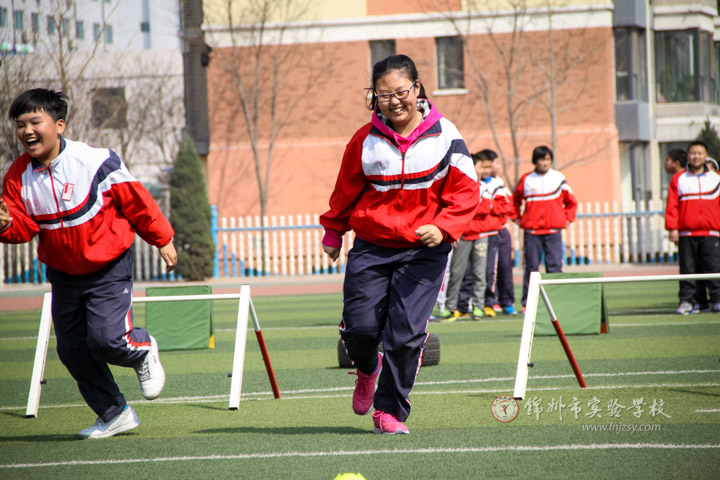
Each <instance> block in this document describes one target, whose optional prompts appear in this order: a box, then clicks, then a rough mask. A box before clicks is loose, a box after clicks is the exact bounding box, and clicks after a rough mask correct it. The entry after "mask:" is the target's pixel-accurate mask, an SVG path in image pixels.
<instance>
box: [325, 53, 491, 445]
mask: <svg viewBox="0 0 720 480" xmlns="http://www.w3.org/2000/svg"><path fill="white" fill-rule="evenodd" d="M369 90H370V93H371V94H372V96H371V97H370V105H369V108H370V110H372V112H373V113H372V116H371V118H370V122H369V123H367V124H366V125H364V126H363V127H361V128H360V129H359V130H358V131H357V132H356V133H355V135H354V136H353V138H352V139H351V140H350V142H349V143H348V145H347V148H346V149H345V154H344V156H343V159H342V164H341V165H340V172H339V174H338V177H337V182H336V184H335V190H334V191H333V193H332V196H331V197H330V210H328V211H327V212H325V213H324V214H323V215H322V216H321V217H320V223H321V224H322V226H323V227H325V236H324V238H323V240H322V248H323V250H324V252H325V253H326V254H327V255H328V256H329V257H330V258H331V259H332V260H333V261H335V260H336V259H337V258H338V256H339V255H340V250H341V247H342V236H343V234H344V233H345V232H347V231H349V230H350V229H353V230H354V231H355V241H354V244H353V247H352V249H351V250H350V252H349V253H348V258H347V268H346V271H345V282H344V284H343V313H342V323H341V324H340V335H341V336H342V339H343V342H344V344H345V348H346V349H347V352H348V356H349V357H350V358H351V359H352V360H353V364H354V365H355V367H356V369H357V372H356V374H357V381H356V383H355V392H354V394H353V402H352V406H353V411H354V412H355V413H356V414H358V415H366V414H368V413H370V411H371V410H372V409H373V408H375V412H373V424H374V427H375V432H376V433H384V434H395V433H404V434H406V433H409V430H408V427H407V426H406V425H405V424H404V423H403V422H404V421H405V420H406V419H407V418H408V416H409V415H410V400H409V398H408V397H409V395H410V391H411V390H412V387H413V385H414V383H415V378H416V376H417V374H418V371H419V370H420V367H421V365H422V352H423V348H424V345H425V342H426V340H427V337H428V333H427V324H428V319H429V317H430V313H431V312H432V309H433V304H434V302H435V299H436V298H437V295H438V291H439V290H440V284H441V283H442V278H443V273H444V272H445V265H446V264H447V257H448V252H450V248H451V247H450V243H451V242H454V241H455V240H457V239H458V238H459V237H460V235H461V234H462V232H463V231H464V230H465V227H466V226H467V224H468V223H469V222H470V220H471V219H472V217H473V215H474V214H475V210H476V209H477V203H478V195H479V194H478V183H477V176H476V174H475V170H474V169H473V167H472V162H471V161H470V154H469V152H468V150H467V147H466V145H465V142H464V141H463V139H462V137H461V136H460V133H459V132H458V130H457V128H456V127H455V125H453V124H452V123H451V122H450V121H448V120H447V119H445V118H443V117H442V115H441V114H440V113H439V112H438V111H437V110H436V109H435V106H434V105H433V104H432V103H431V102H430V100H428V99H427V96H426V95H425V89H424V87H423V85H422V83H421V82H420V79H419V77H418V71H417V68H416V67H415V63H414V62H413V61H412V59H410V57H407V56H405V55H393V56H390V57H388V58H386V59H384V60H381V61H379V62H377V63H376V64H375V65H374V67H373V72H372V84H371V87H370V89H369ZM381 341H382V342H383V349H384V352H385V355H384V356H383V355H382V354H380V353H378V345H379V343H380V342H381ZM376 381H377V383H378V385H377V391H375V383H376Z"/></svg>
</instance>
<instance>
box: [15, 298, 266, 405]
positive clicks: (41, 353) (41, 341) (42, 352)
mask: <svg viewBox="0 0 720 480" xmlns="http://www.w3.org/2000/svg"><path fill="white" fill-rule="evenodd" d="M179 300H182V301H193V300H238V314H237V331H236V333H235V351H234V355H233V366H232V371H231V373H230V376H231V377H232V381H231V383H230V402H229V405H228V408H229V409H230V410H237V409H238V408H239V407H240V395H241V391H242V379H243V370H244V365H245V347H246V343H247V329H248V318H252V321H253V329H254V331H255V337H256V338H257V341H258V344H259V346H260V352H261V354H262V357H263V362H264V363H265V370H266V371H267V375H268V379H269V380H270V387H271V388H272V391H273V397H275V398H276V399H279V398H280V389H279V388H278V384H277V380H276V378H275V372H274V371H273V368H272V364H271V363H270V356H269V354H268V351H267V347H266V345H265V338H264V336H263V333H262V330H261V329H260V322H259V321H258V317H257V313H256V312H255V306H254V305H253V303H252V298H251V296H250V285H241V286H240V293H228V294H209V295H172V296H157V297H133V299H132V303H133V304H135V303H150V302H173V301H175V302H176V301H179ZM51 304H52V293H46V294H45V295H44V297H43V306H42V313H41V316H40V327H39V329H38V338H37V345H36V347H35V359H34V361H33V371H32V376H31V380H30V391H29V393H28V402H27V408H26V411H25V417H26V418H34V417H37V415H38V411H39V409H40V395H41V393H42V386H43V385H44V384H45V383H46V381H45V379H44V375H45V363H46V361H47V351H48V345H49V342H50V328H51V325H52V314H51V308H50V307H51Z"/></svg>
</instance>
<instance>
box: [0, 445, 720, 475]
mask: <svg viewBox="0 0 720 480" xmlns="http://www.w3.org/2000/svg"><path fill="white" fill-rule="evenodd" d="M718 448H720V444H717V443H700V444H685V443H589V444H582V443H576V444H566V445H503V446H496V447H459V448H408V449H400V448H395V449H384V450H337V451H330V452H322V451H319V452H317V451H316V452H276V453H241V454H236V455H198V456H181V457H148V458H126V459H104V460H68V461H64V462H36V463H10V464H5V465H0V468H3V469H11V468H12V469H20V468H47V467H74V466H83V465H117V464H132V463H159V462H187V461H200V460H253V459H270V458H293V457H294V458H303V457H305V458H307V457H351V456H368V455H403V454H404V455H408V454H409V455H429V454H447V453H460V454H463V453H496V452H499V453H503V454H505V453H507V452H556V451H582V450H698V449H704V450H709V449H718Z"/></svg>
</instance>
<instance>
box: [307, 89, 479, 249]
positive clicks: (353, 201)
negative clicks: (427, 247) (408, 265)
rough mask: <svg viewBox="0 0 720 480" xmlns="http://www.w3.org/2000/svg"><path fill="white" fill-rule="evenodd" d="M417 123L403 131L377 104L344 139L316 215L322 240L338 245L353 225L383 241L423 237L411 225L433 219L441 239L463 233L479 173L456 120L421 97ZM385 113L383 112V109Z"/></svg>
mask: <svg viewBox="0 0 720 480" xmlns="http://www.w3.org/2000/svg"><path fill="white" fill-rule="evenodd" d="M418 108H419V109H420V110H421V111H422V113H423V117H424V118H423V120H422V122H421V123H420V125H419V126H418V127H417V128H416V129H415V131H413V133H412V134H411V135H410V136H409V137H408V138H404V137H401V136H399V135H398V134H397V133H395V132H394V131H393V130H392V129H390V128H389V127H388V126H387V125H385V123H384V122H383V120H382V119H381V117H380V116H378V114H377V112H376V113H373V116H372V119H371V122H370V123H368V124H367V125H365V126H364V127H362V128H361V129H360V130H358V131H357V132H356V133H355V135H354V136H353V138H352V139H351V140H350V142H349V143H348V145H347V147H346V149H345V154H344V156H343V159H342V164H341V166H340V172H339V174H338V177H337V182H336V184H335V190H334V191H333V193H332V195H331V197H330V210H328V211H327V212H325V213H324V214H323V215H322V216H321V217H320V223H321V224H322V226H323V227H325V237H324V238H323V244H324V245H327V246H329V247H340V246H341V245H342V235H343V234H344V233H345V232H347V231H349V230H350V229H352V230H354V231H355V235H356V236H357V237H359V238H361V239H363V240H365V241H367V242H370V243H374V244H376V245H380V246H384V247H394V248H411V247H418V246H421V245H422V241H421V240H420V239H419V238H418V237H417V235H416V234H415V231H416V230H417V228H418V227H420V226H422V225H427V224H433V225H435V226H437V227H438V228H439V229H440V230H441V231H442V232H443V233H444V235H445V237H446V241H449V242H452V241H455V240H457V239H458V238H460V236H461V235H462V233H463V232H464V231H465V229H466V228H467V225H468V223H469V222H470V220H471V219H472V218H473V215H474V214H475V210H476V208H477V205H478V195H479V192H478V183H477V175H476V173H475V169H474V167H473V164H472V160H471V159H470V153H469V152H468V149H467V146H466V145H465V141H464V140H463V139H462V137H461V136H460V133H459V132H458V130H457V128H456V127H455V125H453V124H452V123H451V122H450V121H449V120H447V119H445V118H443V117H442V115H440V113H439V112H438V111H437V110H435V108H434V107H433V106H432V104H431V103H430V101H429V100H424V99H423V100H419V101H418ZM383 118H384V117H383Z"/></svg>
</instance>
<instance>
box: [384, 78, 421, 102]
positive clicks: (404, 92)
mask: <svg viewBox="0 0 720 480" xmlns="http://www.w3.org/2000/svg"><path fill="white" fill-rule="evenodd" d="M416 83H417V80H415V81H414V82H413V83H412V85H410V88H408V89H407V90H400V91H399V92H395V93H381V94H379V95H375V98H376V99H377V101H378V102H380V103H388V102H389V101H390V99H391V98H393V97H395V98H397V99H398V100H403V99H405V98H407V96H408V95H410V90H412V89H413V87H414V86H415V84H416Z"/></svg>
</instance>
